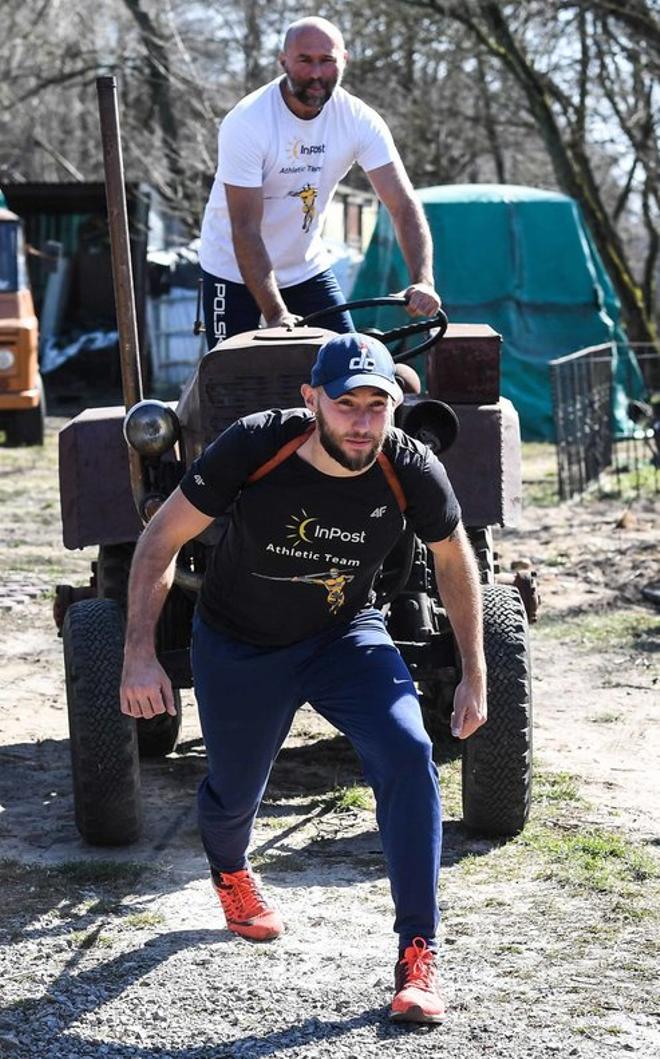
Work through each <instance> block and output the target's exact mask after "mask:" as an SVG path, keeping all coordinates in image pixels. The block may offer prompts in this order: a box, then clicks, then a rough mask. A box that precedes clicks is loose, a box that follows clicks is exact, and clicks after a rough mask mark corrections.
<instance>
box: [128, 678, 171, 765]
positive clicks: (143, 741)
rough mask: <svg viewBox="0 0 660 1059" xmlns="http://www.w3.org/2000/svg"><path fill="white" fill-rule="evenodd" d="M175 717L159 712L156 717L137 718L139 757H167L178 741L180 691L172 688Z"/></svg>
mask: <svg viewBox="0 0 660 1059" xmlns="http://www.w3.org/2000/svg"><path fill="white" fill-rule="evenodd" d="M173 694H174V705H175V706H176V717H172V716H171V714H169V713H159V714H158V716H157V717H150V718H149V720H146V719H145V718H144V717H141V718H139V719H138V722H137V736H138V748H139V752H140V757H167V755H168V754H171V753H172V751H173V750H174V748H175V747H176V744H177V742H178V741H179V732H180V731H181V693H180V692H179V690H178V689H177V688H174V689H173Z"/></svg>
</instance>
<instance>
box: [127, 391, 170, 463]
mask: <svg viewBox="0 0 660 1059" xmlns="http://www.w3.org/2000/svg"><path fill="white" fill-rule="evenodd" d="M179 433H180V431H179V418H178V416H177V414H176V412H175V411H174V409H173V408H170V406H169V405H167V404H165V403H164V402H163V401H155V400H148V401H138V403H137V404H135V405H133V407H132V408H131V410H130V411H129V413H128V415H127V416H126V418H125V420H124V437H125V438H126V440H127V442H128V444H129V445H131V446H132V447H133V448H134V449H135V451H136V452H139V453H140V456H162V455H163V453H164V452H167V451H168V450H169V449H171V448H173V446H174V445H175V444H176V442H177V440H178V438H179Z"/></svg>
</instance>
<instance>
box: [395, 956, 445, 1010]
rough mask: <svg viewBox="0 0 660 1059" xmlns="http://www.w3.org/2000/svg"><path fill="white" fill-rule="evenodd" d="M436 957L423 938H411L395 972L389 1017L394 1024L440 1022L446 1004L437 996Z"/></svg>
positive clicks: (438, 990)
mask: <svg viewBox="0 0 660 1059" xmlns="http://www.w3.org/2000/svg"><path fill="white" fill-rule="evenodd" d="M436 960H437V957H436V954H435V953H434V952H432V951H431V949H428V948H427V947H426V942H425V941H424V938H413V943H412V945H409V946H408V948H407V949H406V950H405V951H404V953H403V956H402V957H401V959H400V960H399V961H398V963H397V965H396V967H395V969H394V989H395V993H394V1000H393V1001H392V1008H391V1010H390V1017H391V1018H393V1019H395V1020H396V1021H397V1022H441V1021H442V1019H443V1018H444V1015H445V1004H444V1000H443V998H442V996H441V995H440V987H439V983H438V969H437V965H436Z"/></svg>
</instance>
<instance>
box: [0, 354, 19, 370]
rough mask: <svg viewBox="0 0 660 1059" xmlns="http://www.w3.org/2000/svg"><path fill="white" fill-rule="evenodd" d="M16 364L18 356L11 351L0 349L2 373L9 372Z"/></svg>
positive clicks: (0, 368)
mask: <svg viewBox="0 0 660 1059" xmlns="http://www.w3.org/2000/svg"><path fill="white" fill-rule="evenodd" d="M15 363H16V354H15V353H14V351H13V350H11V349H0V371H9V370H10V368H13V367H14V364H15Z"/></svg>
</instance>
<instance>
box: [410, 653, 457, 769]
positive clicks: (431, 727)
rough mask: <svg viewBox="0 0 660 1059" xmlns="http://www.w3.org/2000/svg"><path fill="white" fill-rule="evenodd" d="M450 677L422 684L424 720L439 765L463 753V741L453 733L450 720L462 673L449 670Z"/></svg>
mask: <svg viewBox="0 0 660 1059" xmlns="http://www.w3.org/2000/svg"><path fill="white" fill-rule="evenodd" d="M446 677H447V679H445V680H434V681H428V682H426V681H425V682H424V683H421V684H420V685H419V704H420V706H421V708H422V720H423V721H424V727H425V728H426V731H427V732H428V735H429V737H430V739H431V742H432V743H433V760H434V761H435V762H436V764H438V765H446V764H447V763H448V762H449V761H454V760H455V758H457V757H460V754H461V741H460V739H456V737H455V736H453V735H452V734H451V727H450V723H449V722H450V719H451V713H452V709H453V705H454V692H455V690H456V683H457V681H458V674H457V672H456V671H454V672H453V673H451V674H449V672H447V673H446Z"/></svg>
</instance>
